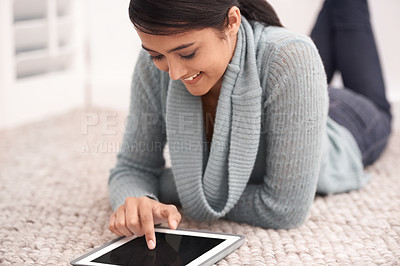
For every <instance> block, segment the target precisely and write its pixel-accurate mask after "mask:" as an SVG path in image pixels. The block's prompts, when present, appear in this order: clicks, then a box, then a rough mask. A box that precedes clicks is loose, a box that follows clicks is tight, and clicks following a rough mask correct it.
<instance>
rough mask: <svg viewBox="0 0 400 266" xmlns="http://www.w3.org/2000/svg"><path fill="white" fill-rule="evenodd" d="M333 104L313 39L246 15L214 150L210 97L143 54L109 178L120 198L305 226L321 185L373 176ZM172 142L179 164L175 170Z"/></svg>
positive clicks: (347, 185)
mask: <svg viewBox="0 0 400 266" xmlns="http://www.w3.org/2000/svg"><path fill="white" fill-rule="evenodd" d="M327 110H328V95H327V84H326V77H325V72H324V68H323V65H322V62H321V60H320V57H319V55H318V51H317V50H316V48H315V46H314V44H313V43H312V41H311V40H310V39H309V38H308V37H305V36H303V35H298V34H294V33H292V32H290V31H288V30H286V29H283V28H279V27H264V26H263V25H261V24H259V23H256V22H251V23H250V22H248V21H247V20H246V19H245V18H243V20H242V24H241V26H240V30H239V33H238V41H237V46H236V50H235V53H234V56H233V58H232V60H231V62H230V64H229V65H228V67H227V69H226V72H225V74H224V79H223V83H222V88H221V93H220V96H219V100H218V106H217V112H216V118H215V125H214V132H213V138H212V142H211V148H210V149H209V148H208V146H207V144H206V143H207V142H206V137H205V134H204V131H205V130H204V120H203V113H202V104H201V98H200V97H196V96H193V95H191V94H190V93H189V92H188V91H187V89H186V88H185V86H184V84H183V83H182V82H181V81H180V80H177V81H174V80H170V78H169V76H168V73H165V72H162V71H160V70H158V69H157V68H156V67H155V66H154V65H153V63H152V62H151V60H150V59H149V58H148V55H146V53H145V52H142V53H141V54H140V57H139V60H138V62H137V65H136V68H135V72H134V76H133V83H132V98H131V107H130V115H129V117H128V120H127V121H128V123H127V127H126V132H125V134H124V140H123V144H122V146H121V149H120V152H119V154H118V160H117V165H116V167H115V168H113V169H112V170H111V175H110V179H109V193H110V201H111V205H112V207H113V208H114V209H116V208H117V207H118V206H119V205H121V204H123V203H124V200H125V199H126V197H133V196H134V197H138V196H149V197H152V198H155V199H158V200H160V201H163V202H179V203H180V204H181V206H182V208H183V211H184V213H185V215H187V216H189V217H191V218H193V219H195V220H215V219H218V218H221V217H225V218H227V219H232V220H234V221H238V222H246V223H250V224H253V225H257V226H262V227H265V228H290V227H294V226H297V225H299V224H301V223H302V222H303V221H304V220H305V218H306V216H307V213H308V210H309V208H310V206H311V204H312V201H313V199H314V196H315V192H316V190H317V187H318V190H319V191H321V192H341V191H347V190H350V189H357V188H359V187H361V186H362V185H363V184H364V183H365V182H366V181H367V177H365V175H364V174H363V169H362V164H361V155H360V151H359V149H358V147H357V144H356V143H355V140H354V138H353V137H352V136H351V134H350V133H349V132H348V131H347V130H346V129H345V128H343V127H341V126H340V125H338V124H336V123H335V122H333V121H332V120H331V119H329V118H328V116H327ZM166 143H168V147H169V151H170V155H171V163H172V169H166V168H165V161H164V157H163V149H164V146H165V144H166Z"/></svg>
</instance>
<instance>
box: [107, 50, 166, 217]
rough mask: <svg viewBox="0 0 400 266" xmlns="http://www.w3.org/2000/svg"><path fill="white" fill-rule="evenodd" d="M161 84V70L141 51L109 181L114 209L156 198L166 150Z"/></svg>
mask: <svg viewBox="0 0 400 266" xmlns="http://www.w3.org/2000/svg"><path fill="white" fill-rule="evenodd" d="M160 84H161V82H160V73H159V71H158V69H156V68H155V67H154V65H153V64H152V62H151V61H150V60H149V57H148V56H146V54H145V53H144V52H142V53H141V54H140V56H139V58H138V61H137V63H136V67H135V71H134V74H133V79H132V85H131V103H130V109H129V115H128V117H127V118H126V122H125V132H124V136H123V141H122V145H121V147H120V150H119V153H118V155H117V163H116V166H115V167H114V168H113V169H111V171H110V176H109V181H108V188H109V197H110V203H111V206H112V208H113V209H114V210H115V209H117V208H118V207H119V206H120V205H121V204H123V203H124V202H125V199H126V198H127V197H140V196H149V197H152V198H155V199H157V196H158V178H159V176H160V175H161V174H162V172H163V168H164V164H165V161H164V157H163V149H164V145H165V139H166V137H165V130H163V123H164V122H163V121H164V120H163V117H162V110H161V103H160V91H161V89H160ZM154 88H155V89H154ZM163 131H164V132H163Z"/></svg>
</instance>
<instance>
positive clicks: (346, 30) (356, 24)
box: [311, 0, 392, 165]
mask: <svg viewBox="0 0 400 266" xmlns="http://www.w3.org/2000/svg"><path fill="white" fill-rule="evenodd" d="M311 38H312V39H313V41H314V42H315V44H316V46H317V48H318V50H319V52H320V55H321V58H322V61H323V63H324V66H325V71H326V74H327V78H328V83H329V82H330V81H331V80H332V77H333V74H334V73H335V71H339V72H340V73H341V75H342V79H343V84H344V86H345V87H346V89H333V88H330V89H329V96H330V107H329V116H330V117H331V118H332V119H333V120H335V121H336V122H337V123H339V124H340V125H342V126H344V127H346V128H347V129H348V130H349V131H350V132H351V133H352V134H353V136H354V138H355V140H356V142H357V144H358V146H359V147H360V150H361V154H362V158H363V164H364V165H369V164H372V163H373V162H374V161H375V160H376V159H378V158H379V155H380V154H381V153H382V151H383V150H384V148H385V147H386V144H387V141H388V138H389V136H390V132H391V118H392V116H391V113H390V104H389V102H388V101H387V98H386V92H385V85H384V81H383V75H382V70H381V66H380V61H379V56H378V52H377V48H376V44H375V39H374V35H373V32H372V27H371V22H370V15H369V9H368V3H367V0H326V1H325V3H324V5H323V7H322V9H321V11H320V13H319V16H318V18H317V21H316V23H315V26H314V29H313V30H312V33H311Z"/></svg>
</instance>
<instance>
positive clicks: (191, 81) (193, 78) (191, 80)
mask: <svg viewBox="0 0 400 266" xmlns="http://www.w3.org/2000/svg"><path fill="white" fill-rule="evenodd" d="M201 73H202V72H201V71H200V72H199V73H196V74H194V75H193V76H190V77H188V78H185V79H183V80H184V81H186V82H188V83H193V82H196V78H197V77H198V76H200V74H201Z"/></svg>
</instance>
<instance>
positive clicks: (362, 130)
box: [328, 88, 391, 166]
mask: <svg viewBox="0 0 400 266" xmlns="http://www.w3.org/2000/svg"><path fill="white" fill-rule="evenodd" d="M328 92H329V117H331V118H332V119H333V120H334V121H336V122H337V123H339V124H340V125H342V126H344V127H345V128H347V129H348V130H349V131H350V132H351V133H352V135H353V136H354V139H355V140H356V142H357V144H358V146H359V147H360V151H361V155H362V162H363V165H364V166H367V165H370V164H372V163H373V162H375V161H376V160H377V159H378V158H379V156H380V155H381V154H382V152H383V150H384V149H385V147H386V144H387V142H388V139H389V136H390V131H391V126H390V120H391V119H390V116H389V115H388V114H387V113H385V112H383V111H381V110H380V109H378V108H377V107H376V105H375V104H374V103H372V102H371V101H370V100H369V99H368V98H366V97H365V96H363V95H361V94H358V93H356V92H354V91H351V90H348V89H334V88H329V90H328Z"/></svg>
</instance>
